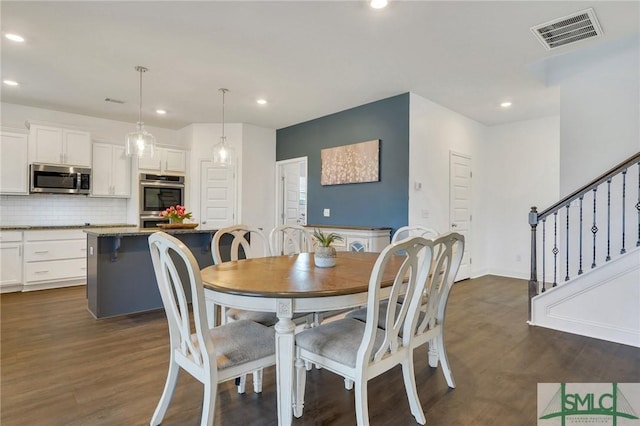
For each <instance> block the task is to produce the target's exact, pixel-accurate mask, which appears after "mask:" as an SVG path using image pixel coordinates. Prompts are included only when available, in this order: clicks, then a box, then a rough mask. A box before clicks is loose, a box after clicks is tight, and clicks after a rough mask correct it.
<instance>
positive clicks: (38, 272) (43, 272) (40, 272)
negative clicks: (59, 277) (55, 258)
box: [35, 271, 49, 274]
mask: <svg viewBox="0 0 640 426" xmlns="http://www.w3.org/2000/svg"><path fill="white" fill-rule="evenodd" d="M35 273H36V274H48V273H49V271H36V272H35Z"/></svg>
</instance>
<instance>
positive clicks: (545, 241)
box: [542, 217, 547, 293]
mask: <svg viewBox="0 0 640 426" xmlns="http://www.w3.org/2000/svg"><path fill="white" fill-rule="evenodd" d="M546 225H547V218H546V217H545V218H544V219H542V292H543V293H544V292H545V291H547V289H546V287H545V278H546V275H547V273H546V268H545V266H546V263H545V259H546V256H547V252H546V244H547V229H546V228H547V226H546Z"/></svg>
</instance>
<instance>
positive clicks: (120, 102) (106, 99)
mask: <svg viewBox="0 0 640 426" xmlns="http://www.w3.org/2000/svg"><path fill="white" fill-rule="evenodd" d="M104 101H105V102H113V103H114V104H123V103H124V101H120V100H118V99H113V98H104Z"/></svg>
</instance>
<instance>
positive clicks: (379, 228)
mask: <svg viewBox="0 0 640 426" xmlns="http://www.w3.org/2000/svg"><path fill="white" fill-rule="evenodd" d="M304 227H305V228H340V229H352V230H354V231H388V230H391V228H387V227H383V226H351V225H304Z"/></svg>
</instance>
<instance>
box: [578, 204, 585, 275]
mask: <svg viewBox="0 0 640 426" xmlns="http://www.w3.org/2000/svg"><path fill="white" fill-rule="evenodd" d="M583 200H584V195H581V196H580V253H579V256H580V259H579V262H580V266H579V267H578V275H582V201H583Z"/></svg>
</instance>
